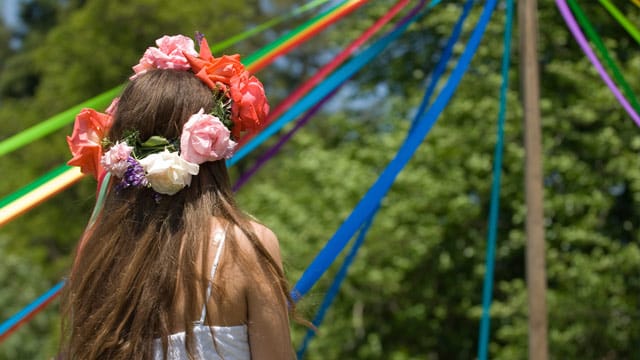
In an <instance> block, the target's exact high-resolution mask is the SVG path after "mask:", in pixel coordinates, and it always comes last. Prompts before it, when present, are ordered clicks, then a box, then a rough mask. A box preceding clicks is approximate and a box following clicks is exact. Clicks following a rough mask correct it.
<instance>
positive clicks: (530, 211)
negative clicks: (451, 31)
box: [518, 0, 549, 360]
mask: <svg viewBox="0 0 640 360" xmlns="http://www.w3.org/2000/svg"><path fill="white" fill-rule="evenodd" d="M537 9H538V6H537V0H520V1H518V22H519V30H520V74H521V75H520V79H521V87H522V88H521V91H522V102H523V108H524V147H525V189H526V190H525V191H526V203H527V218H526V233H527V245H526V273H527V292H528V298H529V359H530V360H547V359H548V358H549V349H548V344H547V302H546V294H547V280H546V270H545V241H544V214H543V208H542V201H543V187H542V139H541V138H542V136H541V132H542V131H541V126H540V81H539V76H540V75H539V70H538V52H537V43H538V10H537Z"/></svg>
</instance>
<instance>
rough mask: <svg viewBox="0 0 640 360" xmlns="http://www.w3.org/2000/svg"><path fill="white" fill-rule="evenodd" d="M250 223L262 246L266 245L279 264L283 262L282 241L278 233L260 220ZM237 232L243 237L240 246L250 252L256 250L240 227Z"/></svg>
mask: <svg viewBox="0 0 640 360" xmlns="http://www.w3.org/2000/svg"><path fill="white" fill-rule="evenodd" d="M250 224H251V227H252V230H253V232H254V233H255V234H256V236H257V237H258V240H259V241H260V243H261V244H262V246H264V248H265V249H266V250H267V251H268V252H269V255H271V257H273V259H274V260H275V261H276V262H277V263H278V264H280V263H281V262H282V260H281V256H280V243H279V241H278V237H277V236H276V234H274V233H273V231H272V230H271V229H269V228H268V227H266V226H265V225H263V224H261V223H259V222H256V221H251V223H250ZM236 234H237V236H239V237H240V238H241V239H242V241H240V246H241V248H243V250H245V251H247V252H249V253H251V252H253V251H254V250H255V249H254V247H253V245H252V244H251V243H250V242H249V240H248V239H247V238H246V237H245V236H244V235H243V234H242V232H241V231H240V229H236Z"/></svg>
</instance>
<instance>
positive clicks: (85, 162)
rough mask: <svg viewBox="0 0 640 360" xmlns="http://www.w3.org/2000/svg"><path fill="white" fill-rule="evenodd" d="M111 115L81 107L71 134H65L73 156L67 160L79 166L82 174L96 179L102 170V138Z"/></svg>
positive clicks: (108, 125)
mask: <svg viewBox="0 0 640 360" xmlns="http://www.w3.org/2000/svg"><path fill="white" fill-rule="evenodd" d="M112 122H113V118H112V117H111V115H107V114H103V113H100V112H97V111H95V110H93V109H83V110H82V111H81V112H80V113H79V114H78V115H77V116H76V121H75V123H74V125H73V134H72V135H71V137H69V136H67V144H69V149H70V150H71V154H73V158H72V159H71V160H69V162H67V164H68V165H71V166H79V167H80V171H82V173H83V174H91V175H93V177H95V178H96V179H98V178H99V176H101V174H102V173H103V172H104V169H103V168H102V165H100V158H101V157H102V145H101V142H102V139H103V138H104V136H105V134H106V133H107V131H108V130H109V128H110V127H111V124H112Z"/></svg>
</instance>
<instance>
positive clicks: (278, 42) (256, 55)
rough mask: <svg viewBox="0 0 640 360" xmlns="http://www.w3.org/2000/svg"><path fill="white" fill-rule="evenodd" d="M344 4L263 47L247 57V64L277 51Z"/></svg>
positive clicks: (335, 6) (332, 8)
mask: <svg viewBox="0 0 640 360" xmlns="http://www.w3.org/2000/svg"><path fill="white" fill-rule="evenodd" d="M343 3H344V1H341V2H339V3H337V4H336V5H334V6H333V7H331V8H329V9H328V10H326V11H324V12H322V13H321V14H319V15H317V16H315V17H313V18H312V19H309V20H308V21H306V22H305V23H304V24H302V25H300V26H298V27H297V28H295V29H294V30H291V31H290V32H288V33H286V34H285V35H283V36H281V37H280V38H279V39H277V40H276V41H274V42H272V43H270V44H268V45H267V46H265V47H263V48H262V49H260V50H258V51H256V52H254V53H253V54H251V55H249V56H247V57H246V58H245V60H246V62H247V64H251V63H253V62H255V61H257V60H258V59H260V58H262V57H263V56H265V55H266V54H268V53H269V52H271V50H273V49H275V48H276V47H278V46H280V45H282V43H284V42H286V41H288V40H289V39H291V38H292V37H294V36H296V35H298V34H299V33H301V32H303V31H304V30H306V29H307V28H309V27H311V26H312V25H313V24H315V23H316V22H317V21H318V20H320V19H322V18H324V17H325V16H327V15H329V14H330V13H331V12H333V11H335V10H336V9H337V8H339V7H340V6H342V4H343Z"/></svg>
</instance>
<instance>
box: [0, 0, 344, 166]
mask: <svg viewBox="0 0 640 360" xmlns="http://www.w3.org/2000/svg"><path fill="white" fill-rule="evenodd" d="M327 1H328V0H315V1H312V2H310V3H308V4H306V5H303V6H301V7H300V8H296V9H294V10H293V11H291V12H290V13H288V14H286V15H284V16H281V17H278V18H277V21H274V20H270V21H268V22H266V23H264V24H261V25H258V26H257V27H256V28H254V29H250V30H247V31H245V32H243V33H241V34H239V35H236V36H233V37H232V38H230V39H227V40H223V41H222V42H220V43H217V44H214V45H212V46H211V49H212V51H222V50H224V49H226V48H227V47H229V46H232V45H234V44H236V43H238V42H239V41H241V40H244V39H246V38H248V37H250V36H252V35H254V34H256V33H257V31H256V29H260V30H261V31H264V30H266V29H268V28H271V27H273V26H275V25H277V24H279V23H281V22H282V21H284V20H286V19H288V18H290V17H292V16H295V15H299V14H301V13H302V12H304V11H308V10H311V9H313V8H315V7H318V6H320V5H322V4H323V3H325V2H327ZM341 6H345V4H340V3H339V4H338V5H336V6H334V7H333V8H332V9H330V10H328V11H325V12H324V13H323V14H322V15H320V16H318V17H315V18H314V19H312V20H310V21H307V22H306V23H305V25H302V26H300V27H299V28H298V31H303V30H305V28H306V27H311V26H313V25H314V21H319V20H321V19H322V18H324V17H327V16H329V15H331V13H332V11H333V10H337V9H338V8H339V7H341ZM291 35H295V33H292V34H291ZM285 40H288V41H290V42H291V41H292V40H290V39H288V37H287V36H285V37H282V38H280V39H278V40H276V42H283V41H285ZM294 44H298V42H294ZM272 50H273V51H280V50H278V48H276V47H275V46H271V44H270V45H267V46H266V47H265V48H263V49H261V50H259V52H260V53H261V54H264V55H268V54H270V53H271V51H272ZM255 58H256V59H257V58H259V56H257V57H255ZM247 66H251V63H248V65H247ZM123 88H124V86H123V85H120V86H117V87H115V88H113V89H111V90H108V91H106V92H104V93H102V94H100V95H98V96H96V97H93V98H91V99H89V100H87V101H85V102H83V103H81V104H78V105H76V106H74V107H72V108H70V109H68V110H66V111H64V112H62V113H60V114H57V115H54V116H53V117H51V118H49V119H47V120H44V121H42V122H41V123H39V124H38V125H35V126H33V127H31V128H29V129H27V130H24V131H22V132H21V133H18V134H16V135H14V136H12V137H10V138H8V139H6V140H3V141H2V142H0V156H3V155H6V154H8V153H10V152H12V151H14V150H17V149H19V148H21V147H23V146H25V145H27V144H30V143H32V142H34V141H35V140H37V139H40V138H42V137H44V136H46V135H48V134H50V133H52V132H54V131H56V130H58V129H60V128H62V127H63V126H65V125H67V124H70V123H71V122H72V121H73V119H74V118H75V116H76V114H78V113H79V112H80V110H82V109H83V108H93V109H102V108H106V107H107V105H109V103H110V102H111V100H113V98H114V97H116V96H118V95H119V94H120V93H121V92H122V90H123Z"/></svg>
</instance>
